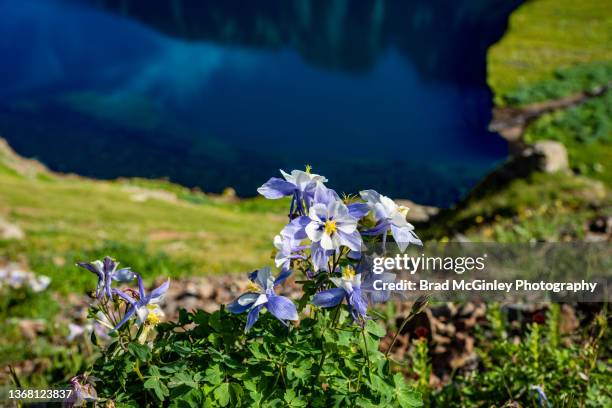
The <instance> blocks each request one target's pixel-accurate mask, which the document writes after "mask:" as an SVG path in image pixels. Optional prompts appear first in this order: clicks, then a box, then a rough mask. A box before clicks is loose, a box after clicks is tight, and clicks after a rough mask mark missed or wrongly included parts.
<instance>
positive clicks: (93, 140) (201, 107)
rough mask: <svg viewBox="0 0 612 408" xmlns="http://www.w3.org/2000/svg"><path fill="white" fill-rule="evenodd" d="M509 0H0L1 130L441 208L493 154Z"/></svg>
mask: <svg viewBox="0 0 612 408" xmlns="http://www.w3.org/2000/svg"><path fill="white" fill-rule="evenodd" d="M518 4H519V2H518V1H488V0H487V1H485V0H481V1H478V0H476V1H471V0H463V1H461V0H459V1H441V0H431V1H425V0H422V1H414V2H408V1H401V0H397V1H382V0H372V1H365V0H364V1H355V2H350V1H338V0H330V1H308V0H301V1H298V0H295V1H288V0H283V1H281V0H278V1H265V2H243V1H228V0H225V1H195V0H184V1H181V0H175V1H165V0H149V1H127V0H123V1H119V0H116V1H111V0H107V1H93V0H92V1H76V0H73V1H67V0H65V1H60V0H56V1H52V0H38V1H35V0H22V1H12V0H0V61H1V63H0V136H2V137H4V138H6V139H7V140H8V141H9V143H10V144H11V145H12V146H13V147H14V148H15V149H16V150H17V151H18V152H19V153H20V154H23V155H25V156H28V157H35V158H37V159H39V160H41V161H42V162H44V163H45V164H47V165H48V166H49V167H50V168H52V169H54V170H58V171H63V172H74V173H78V174H83V175H86V176H92V177H99V178H115V177H120V176H142V177H154V178H161V177H167V178H169V179H170V180H172V181H175V182H177V183H181V184H184V185H187V186H198V187H200V188H202V189H203V190H204V191H210V192H219V191H221V190H222V189H223V188H224V187H227V186H232V187H234V188H235V189H236V190H237V192H238V194H239V195H242V196H250V195H254V194H255V190H256V188H257V187H258V186H259V185H260V184H261V183H263V182H264V181H265V180H266V179H267V178H268V177H270V176H271V175H276V174H278V169H279V168H284V169H286V170H289V169H291V168H294V167H297V168H302V167H303V166H304V165H305V164H310V165H312V166H313V167H314V171H315V172H316V173H321V174H324V175H326V176H327V177H328V178H329V179H330V184H331V186H333V187H335V188H337V189H338V190H341V191H345V192H356V191H358V190H359V189H363V188H375V189H377V190H380V191H381V192H384V193H386V194H388V195H391V196H394V197H398V198H399V197H401V198H410V199H412V200H414V201H417V202H421V203H428V204H434V205H440V206H448V205H450V204H452V203H453V202H456V200H457V199H459V198H460V197H461V195H462V194H465V192H466V191H467V190H469V188H471V187H472V186H473V185H474V184H475V183H476V182H477V181H478V180H479V179H480V178H482V176H483V175H484V174H485V173H486V172H488V171H489V170H490V169H491V168H492V167H493V166H494V165H496V164H497V163H499V161H501V160H503V159H504V158H505V156H506V153H507V147H506V144H505V143H504V142H503V141H502V139H501V138H500V137H499V136H497V135H496V134H493V133H490V132H488V131H487V125H488V122H489V120H490V117H491V106H492V95H491V92H490V90H489V89H488V87H487V85H486V50H487V49H488V47H489V46H490V45H491V44H493V43H494V42H496V41H497V40H498V39H499V38H500V37H501V36H502V35H503V32H504V30H505V28H506V24H507V17H508V15H509V13H510V12H511V11H512V10H513V9H514V8H515V7H516V6H517V5H518Z"/></svg>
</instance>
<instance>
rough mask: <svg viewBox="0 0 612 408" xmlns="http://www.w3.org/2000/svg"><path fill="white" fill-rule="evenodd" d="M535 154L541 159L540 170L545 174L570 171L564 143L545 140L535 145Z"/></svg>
mask: <svg viewBox="0 0 612 408" xmlns="http://www.w3.org/2000/svg"><path fill="white" fill-rule="evenodd" d="M533 152H534V153H535V154H536V155H538V156H539V157H540V161H539V169H540V170H541V171H543V172H545V173H555V172H557V171H566V170H568V169H569V161H568V158H567V149H566V148H565V146H564V145H563V144H562V143H559V142H555V141H552V140H543V141H540V142H537V143H536V144H534V145H533Z"/></svg>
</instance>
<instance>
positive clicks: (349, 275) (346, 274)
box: [342, 266, 355, 280]
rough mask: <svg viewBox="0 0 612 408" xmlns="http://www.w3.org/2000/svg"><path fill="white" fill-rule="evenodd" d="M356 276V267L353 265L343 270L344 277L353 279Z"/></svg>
mask: <svg viewBox="0 0 612 408" xmlns="http://www.w3.org/2000/svg"><path fill="white" fill-rule="evenodd" d="M354 277H355V269H354V268H353V267H352V266H347V267H345V268H344V270H343V271H342V279H344V280H352V279H353V278H354Z"/></svg>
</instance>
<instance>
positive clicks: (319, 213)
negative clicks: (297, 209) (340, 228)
mask: <svg viewBox="0 0 612 408" xmlns="http://www.w3.org/2000/svg"><path fill="white" fill-rule="evenodd" d="M308 217H309V218H310V219H311V220H313V221H323V220H326V219H328V218H329V216H328V213H327V207H326V206H325V204H322V203H318V204H315V205H313V206H312V207H310V210H309V211H308Z"/></svg>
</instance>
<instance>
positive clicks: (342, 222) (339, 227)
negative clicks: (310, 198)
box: [305, 200, 361, 252]
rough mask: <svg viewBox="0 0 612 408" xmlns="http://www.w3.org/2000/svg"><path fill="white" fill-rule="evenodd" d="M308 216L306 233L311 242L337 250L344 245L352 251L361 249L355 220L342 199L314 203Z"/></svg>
mask: <svg viewBox="0 0 612 408" xmlns="http://www.w3.org/2000/svg"><path fill="white" fill-rule="evenodd" d="M308 218H309V222H308V224H307V225H306V227H305V232H306V235H307V236H308V238H310V240H311V241H312V242H315V243H319V244H320V245H321V248H322V249H323V250H326V251H329V250H337V249H339V248H340V246H341V245H344V246H346V247H348V248H350V249H351V250H352V251H356V252H359V251H361V235H359V231H357V220H356V219H355V218H354V217H353V216H351V215H350V214H349V210H348V208H347V207H346V205H344V203H343V202H342V201H340V200H333V201H330V202H329V203H317V204H314V205H313V206H312V207H310V211H309V212H308Z"/></svg>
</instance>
